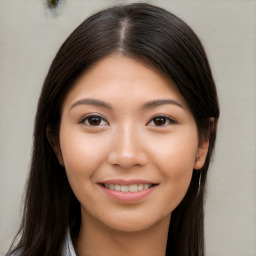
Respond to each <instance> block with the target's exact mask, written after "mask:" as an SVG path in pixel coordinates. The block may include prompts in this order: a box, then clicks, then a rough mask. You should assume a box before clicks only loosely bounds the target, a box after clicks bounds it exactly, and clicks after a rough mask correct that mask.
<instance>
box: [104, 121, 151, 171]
mask: <svg viewBox="0 0 256 256" xmlns="http://www.w3.org/2000/svg"><path fill="white" fill-rule="evenodd" d="M147 161H148V159H147V154H146V152H145V150H144V143H143V139H142V138H141V136H139V134H138V133H137V132H136V131H135V129H133V128H132V127H128V126H126V127H124V128H123V129H120V130H119V131H117V132H116V133H115V135H113V140H112V145H111V150H110V153H109V156H108V162H109V164H111V165H116V166H119V167H122V168H124V169H130V168H132V167H134V166H143V165H146V163H147Z"/></svg>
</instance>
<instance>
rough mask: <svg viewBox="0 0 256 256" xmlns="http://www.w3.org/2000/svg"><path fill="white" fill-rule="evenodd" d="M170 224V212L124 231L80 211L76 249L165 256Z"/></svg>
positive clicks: (86, 254)
mask: <svg viewBox="0 0 256 256" xmlns="http://www.w3.org/2000/svg"><path fill="white" fill-rule="evenodd" d="M85 215H86V216H85ZM169 224H170V215H168V216H167V217H166V218H164V219H163V220H161V221H160V222H158V223H156V224H154V225H153V226H151V227H150V228H147V229H145V230H140V231H133V232H126V231H119V230H113V229H111V228H109V227H107V226H105V225H104V224H102V223H99V222H98V221H97V220H95V219H94V218H93V217H92V216H90V215H89V214H82V220H81V228H80V232H79V236H78V239H77V242H76V246H75V247H76V252H77V254H78V255H79V256H95V255H97V256H109V255H111V256H114V255H118V256H144V255H145V256H156V255H157V256H164V255H165V251H166V244H167V238H168V230H169Z"/></svg>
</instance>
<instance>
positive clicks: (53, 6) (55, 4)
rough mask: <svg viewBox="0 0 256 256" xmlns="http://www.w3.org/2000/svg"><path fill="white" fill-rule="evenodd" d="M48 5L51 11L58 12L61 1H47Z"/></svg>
mask: <svg viewBox="0 0 256 256" xmlns="http://www.w3.org/2000/svg"><path fill="white" fill-rule="evenodd" d="M47 4H48V7H49V8H50V9H51V10H56V8H57V7H58V5H59V4H60V0H47Z"/></svg>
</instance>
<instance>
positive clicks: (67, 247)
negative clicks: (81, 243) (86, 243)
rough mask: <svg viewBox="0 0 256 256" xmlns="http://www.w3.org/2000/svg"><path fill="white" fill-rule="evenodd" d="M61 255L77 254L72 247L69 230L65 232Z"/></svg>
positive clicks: (72, 255) (74, 255)
mask: <svg viewBox="0 0 256 256" xmlns="http://www.w3.org/2000/svg"><path fill="white" fill-rule="evenodd" d="M61 256H77V255H76V253H75V249H74V246H73V243H72V240H71V237H70V232H69V230H68V231H67V234H66V238H65V243H64V246H63V248H62V253H61Z"/></svg>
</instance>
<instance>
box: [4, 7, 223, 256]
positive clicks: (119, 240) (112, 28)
mask: <svg viewBox="0 0 256 256" xmlns="http://www.w3.org/2000/svg"><path fill="white" fill-rule="evenodd" d="M218 117H219V106H218V99H217V94H216V88H215V84H214V81H213V78H212V74H211V70H210V67H209V64H208V61H207V57H206V54H205V52H204V49H203V47H202V45H201V43H200V41H199V39H198V38H197V36H196V35H195V34H194V33H193V31H192V30H191V29H190V28H189V26H188V25H186V24H185V23H184V22H183V21H182V20H180V19H179V18H177V17H176V16H174V15H173V14H171V13H169V12H167V11H165V10H163V9H161V8H158V7H155V6H152V5H148V4H142V3H137V4H131V5H126V6H118V7H112V8H109V9H106V10H103V11H101V12H99V13H97V14H95V15H93V16H91V17H89V18H88V19H87V20H85V21H84V22H83V23H82V24H81V25H80V26H79V27H78V28H77V29H76V30H75V31H74V32H73V33H72V34H71V35H70V36H69V38H68V39H67V40H66V41H65V42H64V44H63V45H62V46H61V48H60V50H59V52H58V53H57V55H56V57H55V59H54V60H53V63H52V65H51V67H50V70H49V73H48V75H47V77H46V80H45V82H44V86H43V89H42V92H41V97H40V99H39V103H38V109H37V115H36V122H35V132H34V147H33V157H32V164H31V170H30V175H29V179H28V184H27V191H26V200H25V206H24V215H23V220H22V223H21V227H20V230H19V233H18V238H19V239H17V240H18V241H17V242H16V243H14V245H13V246H12V249H10V251H9V253H8V255H9V254H12V255H20V256H25V255H26V256H31V255H47V256H49V255H72V256H75V255H79V256H89V255H90V256H92V255H97V256H104V255H127V256H128V255H130V256H131V255H132V256H136V255H137V256H143V255H147V256H150V255H155V256H161V255H175V256H177V255H182V256H188V255H190V256H192V255H194V256H196V255H201V256H202V255H204V224H203V216H204V215H203V200H204V188H205V180H206V174H207V169H208V166H209V162H210V159H211V155H212V151H213V148H214V143H215V137H216V127H217V121H218Z"/></svg>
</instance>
